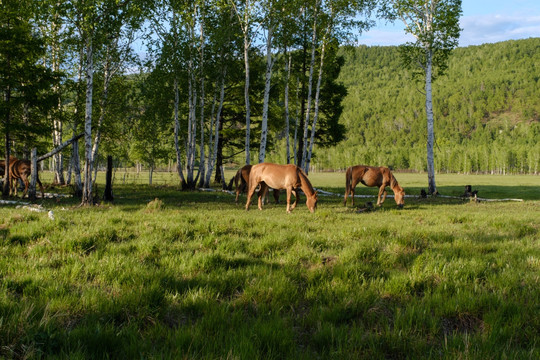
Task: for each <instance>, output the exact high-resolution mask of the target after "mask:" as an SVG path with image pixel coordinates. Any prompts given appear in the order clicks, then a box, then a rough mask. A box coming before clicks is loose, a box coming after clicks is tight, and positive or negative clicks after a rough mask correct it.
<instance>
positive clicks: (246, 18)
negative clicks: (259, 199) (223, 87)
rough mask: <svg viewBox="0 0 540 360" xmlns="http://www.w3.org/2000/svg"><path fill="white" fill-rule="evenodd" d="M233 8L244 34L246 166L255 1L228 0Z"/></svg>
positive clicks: (249, 125) (248, 139)
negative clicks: (250, 50) (250, 56)
mask: <svg viewBox="0 0 540 360" xmlns="http://www.w3.org/2000/svg"><path fill="white" fill-rule="evenodd" d="M229 1H231V4H232V5H233V7H234V10H235V12H236V15H237V16H238V22H239V23H240V27H241V29H242V33H243V34H244V68H245V84H244V99H245V104H246V139H245V153H246V164H249V163H250V138H251V107H250V102H249V81H250V78H249V49H250V47H251V42H252V31H253V29H252V25H253V22H254V17H255V15H254V13H255V8H256V6H255V5H256V1H255V0H244V2H243V3H242V2H240V3H239V4H237V3H236V0H229Z"/></svg>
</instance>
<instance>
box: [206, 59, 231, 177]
mask: <svg viewBox="0 0 540 360" xmlns="http://www.w3.org/2000/svg"><path fill="white" fill-rule="evenodd" d="M226 73H227V70H226V69H224V70H223V77H222V79H221V90H220V94H219V106H218V110H217V113H216V124H215V135H214V143H213V149H212V158H211V161H210V164H209V168H208V173H207V174H206V184H207V186H209V185H210V178H211V177H212V171H213V170H214V167H215V166H216V159H217V152H218V142H219V127H220V123H221V111H222V110H223V101H224V99H225V76H226Z"/></svg>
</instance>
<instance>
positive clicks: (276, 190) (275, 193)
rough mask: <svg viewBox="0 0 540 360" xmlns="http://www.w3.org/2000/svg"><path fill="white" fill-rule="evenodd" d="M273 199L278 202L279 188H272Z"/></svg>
mask: <svg viewBox="0 0 540 360" xmlns="http://www.w3.org/2000/svg"><path fill="white" fill-rule="evenodd" d="M274 200H275V201H276V204H279V189H274Z"/></svg>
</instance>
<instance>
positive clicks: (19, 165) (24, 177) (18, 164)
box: [0, 157, 45, 198]
mask: <svg viewBox="0 0 540 360" xmlns="http://www.w3.org/2000/svg"><path fill="white" fill-rule="evenodd" d="M5 167H6V162H5V160H0V174H2V175H4V174H5ZM31 168H32V166H31V163H30V160H23V159H17V158H14V157H10V159H9V179H7V181H9V194H10V195H11V194H12V193H13V195H14V196H16V195H17V182H18V181H19V180H21V181H22V182H23V183H24V191H23V196H22V197H23V198H24V196H25V195H26V193H27V192H28V187H29V185H30V182H29V179H28V178H29V177H30V169H31ZM36 179H37V183H38V185H39V188H40V190H41V197H42V198H44V197H45V193H44V191H43V185H42V184H41V181H40V180H39V176H36Z"/></svg>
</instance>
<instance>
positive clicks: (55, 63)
mask: <svg viewBox="0 0 540 360" xmlns="http://www.w3.org/2000/svg"><path fill="white" fill-rule="evenodd" d="M57 5H58V4H57ZM58 17H59V15H58V12H57V11H56V12H55V14H54V21H53V24H52V38H53V43H52V49H51V50H52V68H53V71H55V72H59V71H60V45H59V44H58V33H59V31H60V25H59V24H58ZM54 92H55V93H57V94H58V93H59V87H58V85H55V86H54ZM57 111H58V113H57V116H55V118H54V119H53V148H54V147H57V146H58V145H60V144H61V143H62V121H61V119H60V116H59V115H60V113H61V111H62V101H61V100H60V99H58V105H57ZM53 164H54V180H53V183H55V184H59V185H64V184H65V180H64V162H63V156H62V153H58V154H56V155H55V156H54V158H53Z"/></svg>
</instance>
